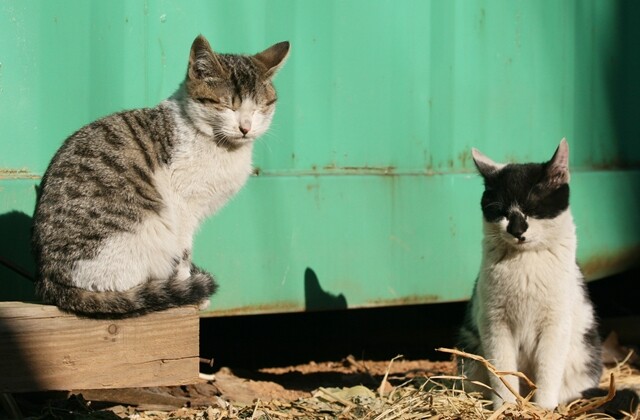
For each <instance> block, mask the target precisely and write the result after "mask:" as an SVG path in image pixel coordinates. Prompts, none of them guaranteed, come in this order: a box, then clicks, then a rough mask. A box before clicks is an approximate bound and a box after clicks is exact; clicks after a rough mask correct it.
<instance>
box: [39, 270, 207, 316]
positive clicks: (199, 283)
mask: <svg viewBox="0 0 640 420" xmlns="http://www.w3.org/2000/svg"><path fill="white" fill-rule="evenodd" d="M217 288H218V285H217V284H216V281H215V280H214V279H213V277H212V276H211V274H209V273H207V272H206V271H203V270H200V269H198V268H197V267H195V266H193V268H192V270H191V276H190V277H188V278H187V279H185V280H177V279H175V278H170V279H168V280H151V281H148V282H146V283H144V284H141V285H138V286H136V287H133V288H131V289H129V290H125V291H100V292H98V291H91V290H86V289H82V288H79V287H74V286H69V285H63V284H60V283H58V282H56V281H55V280H52V279H49V278H46V277H42V278H40V279H38V281H37V282H36V293H37V294H38V295H39V296H40V297H41V298H42V299H43V300H44V301H45V302H47V303H51V304H54V305H56V306H58V307H59V308H60V309H62V310H64V311H67V312H72V313H74V314H77V315H81V316H86V317H90V318H128V317H133V316H139V315H143V314H146V313H149V312H155V311H161V310H164V309H169V308H174V307H178V306H185V305H201V304H202V303H203V302H205V301H206V300H207V299H209V297H210V296H211V295H212V294H214V293H215V292H216V290H217Z"/></svg>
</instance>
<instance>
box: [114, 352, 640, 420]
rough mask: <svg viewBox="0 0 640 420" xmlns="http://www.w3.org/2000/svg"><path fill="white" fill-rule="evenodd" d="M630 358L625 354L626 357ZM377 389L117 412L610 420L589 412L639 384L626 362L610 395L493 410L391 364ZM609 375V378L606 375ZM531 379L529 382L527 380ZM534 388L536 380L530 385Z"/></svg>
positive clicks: (475, 397) (362, 419) (256, 419)
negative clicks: (392, 376) (398, 374)
mask: <svg viewBox="0 0 640 420" xmlns="http://www.w3.org/2000/svg"><path fill="white" fill-rule="evenodd" d="M440 350H441V351H444V352H447V353H451V354H453V355H455V356H456V357H468V358H471V359H474V360H476V361H478V362H480V363H483V364H484V365H485V366H487V369H489V371H490V372H491V373H492V374H494V375H496V376H498V377H499V378H504V377H505V376H508V375H517V376H518V377H521V378H523V379H524V380H525V381H528V378H526V376H524V375H523V374H521V373H519V372H500V371H498V370H496V369H495V367H494V366H492V365H491V363H489V362H488V361H487V360H485V359H483V358H482V357H479V356H476V355H472V354H468V353H464V352H460V351H458V350H453V349H440ZM627 359H628V358H627ZM394 361H395V358H394V359H393V360H391V361H390V362H389V366H388V368H387V374H386V375H385V377H384V379H383V380H382V382H381V384H380V387H379V388H378V389H377V390H376V391H375V392H374V391H372V390H370V389H368V388H366V387H363V386H356V387H351V388H319V389H318V390H316V392H315V393H314V394H313V396H312V397H310V398H303V399H299V400H297V401H294V402H283V401H269V402H265V401H260V400H257V401H255V402H254V404H252V405H250V406H244V407H238V406H234V405H232V404H230V403H228V402H226V401H224V400H222V399H219V401H218V402H217V404H215V405H212V406H210V407H208V408H206V409H201V410H194V409H186V408H185V409H181V410H178V411H175V412H172V413H170V414H168V413H166V412H149V411H147V412H141V413H136V412H135V411H133V409H129V410H130V412H128V413H126V412H123V413H118V414H120V415H121V416H125V415H128V417H129V418H131V419H140V420H147V419H168V418H171V419H206V420H218V419H251V420H267V419H301V420H302V419H341V420H396V419H398V420H400V419H402V420H405V419H406V420H417V419H440V420H445V419H461V420H467V419H468V420H475V419H482V420H495V419H510V420H595V419H613V417H611V416H608V415H606V414H602V413H592V412H591V411H593V410H595V409H597V408H598V407H600V406H601V405H602V404H604V403H605V402H607V401H608V400H610V399H611V398H612V397H613V394H614V393H615V387H616V383H617V384H618V385H619V386H622V387H629V386H636V387H637V386H639V385H640V375H639V374H638V372H637V371H634V370H633V369H632V368H631V367H630V366H629V365H628V363H626V362H627V360H624V361H622V362H620V363H618V364H617V365H616V366H614V367H613V368H610V369H607V371H606V372H605V374H604V375H603V378H604V379H603V382H604V383H603V385H604V386H606V387H608V389H609V394H608V395H607V396H605V397H597V398H592V399H589V400H577V401H574V402H572V403H570V404H568V405H566V406H561V407H559V408H558V409H556V410H554V411H549V410H545V409H542V408H540V407H538V406H536V405H535V404H534V403H533V402H531V401H530V400H531V397H532V395H533V392H531V393H530V394H529V395H526V396H521V395H519V394H517V393H516V392H513V394H514V396H515V397H516V402H515V403H506V404H504V405H503V406H502V407H500V408H499V409H498V410H497V411H491V410H490V409H489V408H488V407H490V402H489V401H486V400H484V399H482V397H481V396H480V395H479V394H475V393H467V392H465V391H462V390H456V389H453V387H452V384H453V383H455V382H458V381H460V382H464V381H466V379H465V378H464V377H459V376H432V377H428V378H422V380H421V381H418V380H411V381H408V382H406V383H403V384H401V385H399V386H396V387H392V386H390V385H389V383H388V382H387V379H388V374H389V370H390V368H391V364H392V363H393V362H394ZM606 378H608V379H606ZM529 382H530V381H529ZM531 385H532V389H535V384H533V383H531ZM624 418H626V419H639V417H638V413H629V414H627V415H626V417H624Z"/></svg>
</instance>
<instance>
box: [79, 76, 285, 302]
mask: <svg viewBox="0 0 640 420" xmlns="http://www.w3.org/2000/svg"><path fill="white" fill-rule="evenodd" d="M160 106H164V107H166V108H168V109H170V110H171V113H172V114H173V116H174V118H175V122H176V126H177V130H178V135H177V136H176V138H177V139H178V140H177V144H175V149H174V151H173V153H172V157H171V162H170V166H169V167H168V168H164V169H160V170H157V171H156V172H155V173H154V184H155V186H156V188H157V189H158V191H159V192H160V194H161V195H162V197H163V202H164V204H165V208H163V210H162V211H161V213H160V215H154V216H152V217H149V218H148V219H146V220H145V221H144V222H143V223H141V224H140V225H139V226H138V227H137V229H136V230H135V232H133V233H120V234H117V235H114V236H113V237H111V238H110V239H108V240H107V241H105V243H104V244H103V246H102V248H101V250H100V251H99V253H98V255H97V256H96V257H95V258H94V259H92V260H83V261H79V262H77V263H76V264H75V265H74V267H73V272H72V276H73V278H72V281H73V283H74V285H76V286H78V287H82V288H85V289H90V290H98V291H104V290H118V291H123V290H127V289H130V288H131V287H134V286H136V285H138V284H141V283H143V282H145V281H147V280H148V279H149V276H151V277H152V278H159V279H164V278H168V277H169V276H171V275H172V273H173V269H174V267H173V264H172V262H173V261H174V260H180V258H181V257H182V255H183V253H184V251H185V250H188V251H191V247H192V241H193V236H194V233H195V231H196V229H197V228H198V226H199V225H200V223H201V222H202V221H203V219H204V218H205V217H207V216H209V215H211V214H213V213H215V212H216V211H218V210H219V209H220V208H221V207H222V206H223V205H224V204H225V203H226V202H227V201H228V200H229V199H230V198H231V197H232V196H233V195H234V194H236V193H237V192H238V190H240V188H241V187H242V186H243V185H244V184H245V182H246V181H247V179H248V177H249V175H250V174H251V170H252V156H251V155H252V149H253V140H254V139H256V138H257V137H258V136H259V135H261V134H263V133H264V132H265V131H266V130H267V129H268V127H269V124H270V122H271V117H272V115H273V111H271V112H270V113H268V114H266V115H265V114H263V113H261V112H260V111H259V110H258V109H257V107H256V105H255V104H254V103H253V101H251V100H245V101H243V102H242V105H241V106H240V107H239V108H238V109H237V110H235V111H232V110H227V111H224V112H221V113H212V112H211V110H209V111H208V112H206V110H205V108H204V106H203V105H201V104H198V103H196V102H194V101H191V100H190V99H188V98H186V95H184V91H182V88H181V91H178V92H177V93H176V95H174V96H173V97H172V98H171V99H169V100H167V101H164V102H163V103H162V104H161V105H160ZM181 106H183V107H184V110H185V111H186V113H187V115H188V118H186V119H185V118H184V117H183V114H182V113H181ZM241 125H242V126H243V127H245V128H249V129H250V130H249V131H248V132H247V135H246V136H244V137H243V135H242V132H241V131H240V129H239V127H240V126H241ZM214 134H216V135H217V136H218V138H219V136H220V135H224V136H225V138H226V140H229V139H231V141H232V142H233V144H234V145H235V146H237V147H236V148H229V147H226V146H225V145H224V144H219V143H218V142H217V141H216V140H215V139H214ZM189 275H190V266H187V265H185V264H181V265H180V266H178V278H180V279H185V278H187V277H188V276H189Z"/></svg>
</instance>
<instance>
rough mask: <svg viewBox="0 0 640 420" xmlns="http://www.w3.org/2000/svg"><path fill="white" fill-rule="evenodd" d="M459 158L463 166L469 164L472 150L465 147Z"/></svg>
mask: <svg viewBox="0 0 640 420" xmlns="http://www.w3.org/2000/svg"><path fill="white" fill-rule="evenodd" d="M458 160H459V161H460V163H461V164H462V167H463V168H466V167H467V164H468V163H469V162H471V152H470V149H464V150H463V151H462V152H460V153H459V154H458Z"/></svg>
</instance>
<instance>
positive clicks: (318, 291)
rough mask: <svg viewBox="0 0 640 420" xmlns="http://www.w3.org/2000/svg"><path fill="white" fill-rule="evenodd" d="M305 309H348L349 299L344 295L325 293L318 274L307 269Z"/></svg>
mask: <svg viewBox="0 0 640 420" xmlns="http://www.w3.org/2000/svg"><path fill="white" fill-rule="evenodd" d="M304 307H305V311H326V310H336V309H347V298H345V297H344V295H343V294H342V293H340V294H339V295H334V294H331V293H329V292H325V291H324V290H323V289H322V286H320V281H319V280H318V276H317V275H316V273H315V272H314V271H313V270H312V269H311V268H309V267H307V269H306V270H305V271H304Z"/></svg>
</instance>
